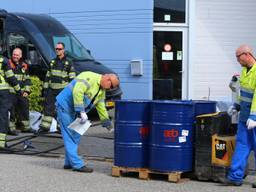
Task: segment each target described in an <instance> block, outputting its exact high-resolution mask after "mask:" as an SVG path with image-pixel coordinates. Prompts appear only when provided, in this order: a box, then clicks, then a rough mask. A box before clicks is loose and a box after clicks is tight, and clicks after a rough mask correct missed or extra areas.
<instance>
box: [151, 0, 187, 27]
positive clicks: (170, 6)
mask: <svg viewBox="0 0 256 192" xmlns="http://www.w3.org/2000/svg"><path fill="white" fill-rule="evenodd" d="M185 18H186V0H154V22H155V23H185V22H186V19H185Z"/></svg>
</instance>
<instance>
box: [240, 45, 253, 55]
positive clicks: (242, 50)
mask: <svg viewBox="0 0 256 192" xmlns="http://www.w3.org/2000/svg"><path fill="white" fill-rule="evenodd" d="M242 53H250V54H252V55H253V51H252V48H251V47H250V46H249V45H241V46H240V47H238V48H237V49H236V55H240V54H242Z"/></svg>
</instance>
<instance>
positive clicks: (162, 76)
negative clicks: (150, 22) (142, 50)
mask: <svg viewBox="0 0 256 192" xmlns="http://www.w3.org/2000/svg"><path fill="white" fill-rule="evenodd" d="M184 36H185V34H184V31H183V30H175V31H154V40H153V42H154V45H153V57H154V58H153V99H182V98H186V89H185V85H186V83H185V82H183V81H184V80H185V79H186V77H184V67H186V66H185V63H186V62H184Z"/></svg>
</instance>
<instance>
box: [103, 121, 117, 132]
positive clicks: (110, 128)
mask: <svg viewBox="0 0 256 192" xmlns="http://www.w3.org/2000/svg"><path fill="white" fill-rule="evenodd" d="M102 127H105V128H106V129H107V130H108V131H109V132H112V131H113V129H114V127H113V124H112V122H111V121H110V120H109V119H107V120H104V121H103V122H102Z"/></svg>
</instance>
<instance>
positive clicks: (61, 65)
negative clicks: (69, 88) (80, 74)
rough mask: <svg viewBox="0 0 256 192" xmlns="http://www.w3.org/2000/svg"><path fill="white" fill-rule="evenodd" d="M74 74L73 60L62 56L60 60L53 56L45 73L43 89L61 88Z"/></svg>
mask: <svg viewBox="0 0 256 192" xmlns="http://www.w3.org/2000/svg"><path fill="white" fill-rule="evenodd" d="M75 76H76V73H75V69H74V67H73V62H72V61H71V60H68V59H67V58H66V57H64V58H63V59H62V60H60V59H58V58H55V59H53V60H52V61H51V63H50V69H49V70H48V71H47V73H46V78H45V82H44V85H43V88H44V89H48V88H51V89H63V88H64V87H65V86H66V85H67V84H68V83H69V82H70V81H71V80H73V79H74V78H75Z"/></svg>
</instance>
